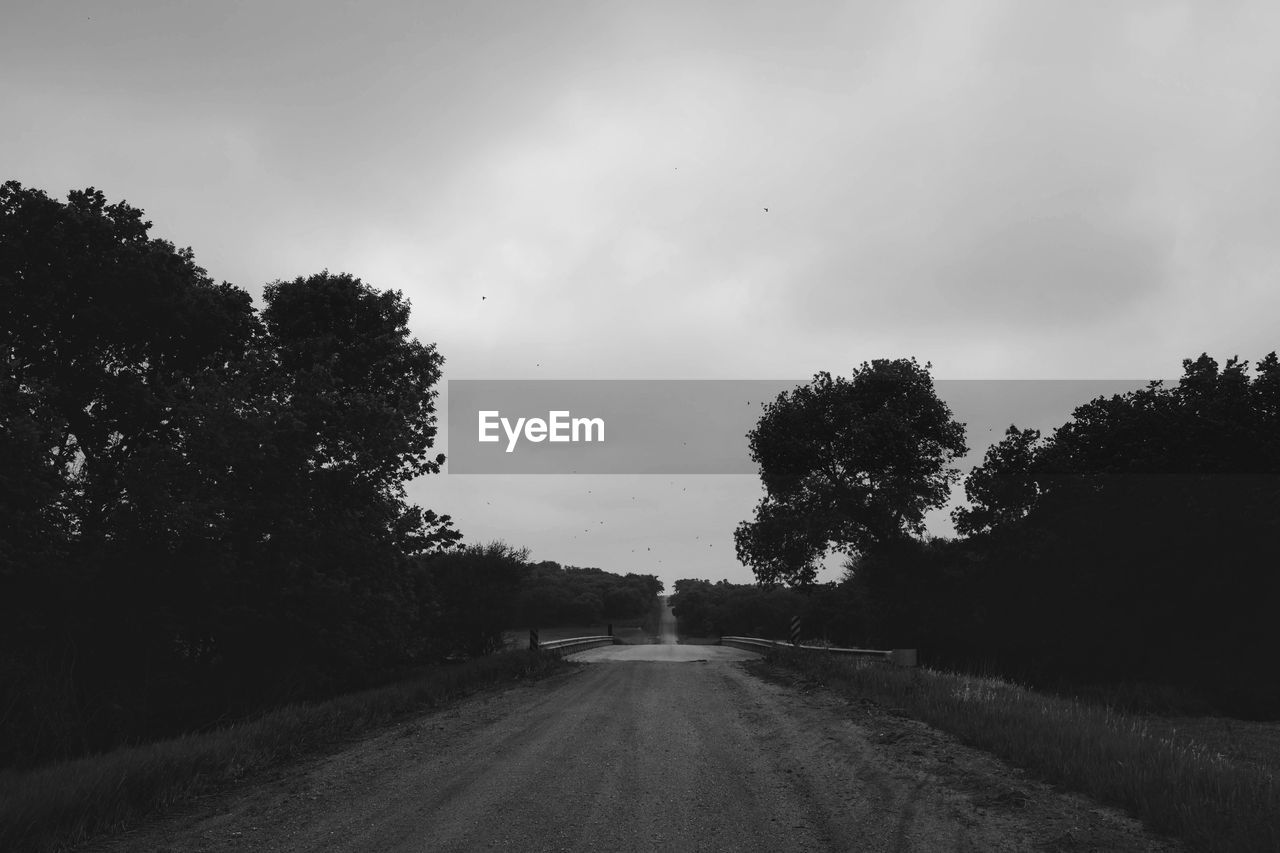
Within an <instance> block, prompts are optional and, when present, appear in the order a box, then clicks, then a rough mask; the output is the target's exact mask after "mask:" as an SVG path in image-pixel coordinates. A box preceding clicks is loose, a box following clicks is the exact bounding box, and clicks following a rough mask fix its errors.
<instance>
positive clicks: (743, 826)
mask: <svg viewBox="0 0 1280 853" xmlns="http://www.w3.org/2000/svg"><path fill="white" fill-rule="evenodd" d="M636 648H642V647H636ZM648 648H650V649H655V648H659V647H658V646H649V647H648ZM683 648H697V647H683ZM704 650H705V647H704ZM760 667H761V665H759V664H754V663H742V662H731V661H726V662H665V661H611V662H605V663H599V664H586V665H582V666H580V667H577V668H576V669H575V670H574V671H572V672H569V673H566V674H564V675H558V676H554V677H551V678H549V679H546V680H543V681H540V682H536V683H533V684H527V685H520V686H515V687H512V688H509V689H506V690H503V691H498V692H490V693H488V694H485V695H480V696H476V697H473V698H471V699H469V700H467V701H464V702H462V703H460V704H458V705H457V706H455V707H454V708H452V709H450V710H446V711H443V712H438V713H435V714H430V715H426V716H423V717H421V718H419V719H417V720H415V721H413V722H412V723H410V724H407V725H400V726H397V727H395V728H393V729H388V730H385V731H383V732H381V733H379V734H376V735H374V736H371V737H369V738H366V739H364V740H362V741H360V742H359V743H357V744H354V745H352V746H351V747H349V748H347V749H345V750H343V751H341V752H338V753H336V754H334V755H331V756H328V757H325V758H320V759H315V760H313V761H311V762H309V763H306V764H303V765H301V766H299V767H295V768H292V769H290V770H286V771H282V772H281V773H280V775H279V776H278V778H276V779H274V780H269V781H267V782H262V783H258V784H256V785H255V786H252V787H247V788H245V789H244V790H241V791H236V792H230V793H228V794H224V795H219V796H217V797H212V798H208V799H206V800H205V801H202V802H200V803H198V804H196V805H195V806H194V807H191V808H188V809H187V810H186V812H185V813H183V814H179V815H176V816H172V817H170V818H167V819H165V820H162V821H160V822H158V823H155V824H153V825H151V826H148V827H144V828H142V829H141V830H138V831H135V832H132V833H129V834H127V835H124V836H122V837H119V838H116V839H113V840H112V841H111V842H110V843H108V844H105V845H100V846H98V847H94V848H92V849H95V850H110V851H124V850H130V851H132V850H155V851H247V850H254V851H258V850H261V851H285V850H291V851H292V850H336V851H372V850H376V851H428V850H429V851H446V850H458V851H463V850H466V851H470V850H483V849H502V850H518V851H540V850H575V851H576V850H582V851H601V850H608V851H630V850H655V851H656V850H661V851H698V850H706V851H720V850H726V851H727V850H735V851H737V850H742V851H753V850H760V851H789V850H804V851H816V850H858V851H945V850H971V851H996V850H1009V851H1026V850H1061V851H1085V850H1090V849H1096V850H1168V849H1173V848H1172V847H1169V846H1165V845H1162V844H1161V843H1160V842H1158V841H1155V840H1153V839H1151V838H1150V837H1148V836H1146V835H1145V834H1144V833H1143V832H1142V831H1141V830H1140V829H1139V828H1138V827H1136V825H1134V824H1133V823H1132V822H1129V821H1127V820H1125V819H1124V818H1121V817H1119V816H1116V815H1114V814H1112V813H1109V812H1104V811H1102V810H1099V809H1097V808H1096V807H1094V806H1092V805H1090V804H1089V803H1087V802H1085V801H1083V800H1078V799H1072V798H1068V797H1063V796H1061V795H1059V794H1056V793H1053V792H1052V791H1049V790H1048V789H1047V788H1046V787H1045V786H1037V785H1036V784H1034V783H1031V782H1028V781H1027V780H1025V779H1023V778H1022V777H1021V776H1019V775H1018V774H1016V773H1014V772H1012V771H1009V770H1008V769H1007V768H1003V767H1001V766H999V765H998V764H997V763H995V762H994V761H993V760H992V759H990V758H989V757H987V756H983V755H982V754H980V753H971V752H970V751H968V750H967V749H966V748H964V747H961V746H959V745H958V744H954V743H952V742H950V741H948V740H947V739H946V738H945V736H941V735H938V734H937V733H936V732H932V730H927V729H924V727H922V726H921V725H920V724H918V723H915V722H914V721H910V720H902V719H900V718H896V717H893V716H892V715H889V714H886V713H885V712H883V711H879V710H874V711H868V710H867V709H865V708H863V709H860V708H857V707H855V706H852V705H851V704H850V703H849V702H847V701H846V700H843V699H838V698H836V697H833V696H830V695H828V694H826V693H825V692H823V691H820V690H818V691H811V692H806V691H805V690H803V689H800V690H798V689H796V688H795V687H791V686H787V685H785V684H779V683H776V682H775V681H772V680H766V679H762V678H760V677H757V675H755V674H753V673H752V672H750V671H749V668H757V669H759V668H760ZM868 713H870V714H871V716H868ZM894 727H896V729H895V728H894ZM920 730H924V731H925V732H926V735H927V738H926V739H925V740H920V739H919V738H920V737H922V735H920ZM886 731H896V732H897V736H896V737H894V738H893V739H892V740H889V741H886V740H885V739H884V737H883V735H884V734H885V732H886ZM929 733H931V734H929ZM912 738H915V740H913V739H912ZM928 738H932V740H929V739H928ZM913 743H919V744H924V749H925V750H927V754H924V757H921V755H917V754H916V751H915V750H912V751H911V752H907V751H906V749H907V748H908V747H910V746H911V745H912V744H913ZM929 762H933V763H934V764H930V763H929ZM936 762H944V763H945V764H946V766H947V767H948V768H949V769H948V770H946V771H945V772H944V771H938V772H935V770H931V769H930V767H933V766H935V764H936ZM942 766H943V765H942V764H936V767H938V768H941V767H942ZM958 769H963V771H964V772H963V773H960V774H959V775H957V774H956V772H954V771H957V770H958ZM1009 791H1013V792H1014V794H1013V795H1010V794H1009Z"/></svg>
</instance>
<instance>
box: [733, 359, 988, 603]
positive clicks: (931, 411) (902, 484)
mask: <svg viewBox="0 0 1280 853" xmlns="http://www.w3.org/2000/svg"><path fill="white" fill-rule="evenodd" d="M930 367H931V365H929V364H925V365H924V366H923V367H921V366H920V365H919V364H918V363H917V362H916V361H915V359H896V360H887V359H877V360H875V361H872V362H870V363H866V362H864V363H863V364H862V366H861V368H858V369H855V370H854V371H853V374H852V376H851V377H850V378H849V379H845V378H843V377H834V378H833V377H832V376H831V374H829V373H825V372H823V373H818V374H817V375H815V376H814V378H813V381H812V382H811V383H810V384H808V385H802V386H800V387H797V388H795V389H794V390H792V391H790V392H783V393H782V394H779V395H778V398H777V399H776V400H775V401H774V402H772V403H770V404H769V405H768V406H766V408H765V413H764V415H763V416H762V417H761V418H760V421H759V422H758V423H757V425H756V427H755V429H753V430H752V431H751V432H750V433H748V436H747V437H748V438H749V439H750V447H751V458H752V460H753V461H755V462H756V463H757V464H758V465H759V466H760V477H761V480H762V481H763V484H764V487H765V496H764V497H763V498H762V499H761V500H760V503H759V504H758V505H757V507H756V513H755V519H754V520H753V521H746V522H743V523H742V524H741V525H739V526H738V529H737V530H736V531H735V533H734V539H735V542H736V545H737V553H738V559H739V560H740V561H742V562H743V563H745V564H747V565H750V566H751V568H752V570H753V571H754V572H755V575H756V578H757V580H758V581H759V582H760V583H766V584H772V583H778V582H785V583H788V584H792V585H806V584H809V583H812V581H813V579H814V578H815V576H816V574H817V568H818V561H819V560H820V559H821V558H822V557H823V556H824V555H826V554H827V553H829V552H830V551H831V550H835V551H838V552H841V553H845V554H850V555H852V554H854V553H857V552H860V551H868V550H873V549H875V548H877V547H881V546H884V545H886V544H888V543H891V542H893V541H895V540H899V539H901V538H903V537H910V536H912V535H918V534H920V533H921V532H922V531H923V528H924V514H925V512H926V511H928V510H929V509H932V508H935V507H940V506H942V505H943V504H944V503H946V501H947V499H948V497H949V495H950V486H951V484H952V483H954V482H955V480H956V478H957V477H958V476H959V473H958V471H956V469H954V468H950V467H948V464H949V463H950V462H952V461H953V460H954V459H955V458H956V457H957V456H960V455H962V454H964V453H965V452H966V447H965V441H964V425H963V424H961V423H958V422H956V421H955V420H954V418H953V416H952V414H951V410H950V408H949V407H948V406H947V405H946V403H944V402H943V401H942V400H940V399H939V398H938V396H937V394H936V392H935V390H934V387H933V380H932V378H931V377H930V375H929V368H930Z"/></svg>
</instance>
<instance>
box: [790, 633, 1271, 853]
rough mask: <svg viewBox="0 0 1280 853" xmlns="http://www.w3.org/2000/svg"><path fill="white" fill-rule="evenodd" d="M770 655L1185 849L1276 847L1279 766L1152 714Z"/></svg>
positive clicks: (833, 660)
mask: <svg viewBox="0 0 1280 853" xmlns="http://www.w3.org/2000/svg"><path fill="white" fill-rule="evenodd" d="M771 657H772V659H773V660H775V662H778V663H781V664H783V665H786V666H788V667H791V668H793V669H796V670H799V671H801V672H803V673H805V674H806V675H808V676H810V677H812V678H815V679H817V680H818V681H820V682H822V683H825V684H827V685H828V686H829V687H832V688H835V689H836V690H838V691H843V692H845V693H846V694H849V695H857V696H858V697H861V698H867V699H871V700H873V701H875V702H876V703H877V704H880V705H882V706H886V707H890V708H895V709H900V710H901V711H902V712H904V713H906V714H908V715H910V716H912V717H915V718H916V719H919V720H922V721H924V722H926V723H928V724H929V725H932V726H934V727H935V728H938V729H942V730H943V731H947V732H950V733H951V734H953V735H955V736H957V737H958V738H959V739H960V740H961V741H963V742H964V743H966V744H968V745H970V746H973V747H976V748H978V749H982V750H985V751H987V752H990V753H992V754H994V755H996V756H999V757H1000V758H1001V759H1003V760H1005V761H1007V762H1009V763H1010V764H1014V765H1017V766H1020V767H1023V768H1025V769H1026V770H1028V771H1030V772H1032V773H1035V774H1036V775H1038V776H1040V777H1041V778H1043V779H1045V780H1046V781H1048V782H1050V783H1052V784H1058V785H1062V786H1063V787H1066V788H1070V789H1072V790H1075V791H1079V792H1081V793H1084V794H1087V795H1089V796H1091V797H1093V798H1094V799H1096V800H1098V801H1099V802H1102V803H1106V804H1108V805H1112V806H1118V807H1120V808H1124V809H1126V810H1127V811H1129V812H1130V813H1131V814H1133V815H1134V816H1136V817H1138V818H1140V819H1141V820H1143V821H1144V822H1145V823H1146V824H1147V825H1148V826H1149V827H1151V828H1152V829H1153V830H1155V831H1157V832H1162V833H1166V834H1168V835H1172V836H1175V837H1177V838H1179V839H1181V840H1182V841H1184V842H1185V843H1186V844H1187V845H1188V847H1190V848H1192V849H1195V850H1205V851H1214V853H1236V851H1250V853H1252V851H1276V850H1280V784H1278V783H1277V779H1276V773H1277V770H1280V767H1274V766H1266V765H1261V764H1258V763H1256V762H1249V761H1240V760H1233V759H1231V758H1228V757H1226V756H1224V755H1222V754H1220V753H1218V752H1216V751H1214V750H1212V749H1210V748H1209V747H1207V746H1205V745H1204V744H1203V743H1202V742H1200V741H1197V740H1195V739H1193V738H1192V737H1188V736H1187V735H1186V734H1185V733H1182V732H1179V731H1177V730H1176V729H1174V728H1171V727H1169V726H1167V725H1162V724H1161V723H1159V721H1152V720H1149V719H1147V718H1144V717H1141V716H1135V715H1131V714H1125V713H1121V712H1118V711H1116V710H1114V709H1112V708H1108V707H1105V706H1098V705H1090V704H1086V703H1083V702H1079V701H1075V700H1072V699H1068V698H1063V697H1058V696H1050V695H1045V694H1040V693H1036V692H1034V691H1032V690H1029V689H1027V688H1025V687H1021V686H1019V685H1016V684H1011V683H1009V682H1006V681H1002V680H1000V679H997V678H980V677H975V676H967V675H958V674H954V673H945V672H937V671H933V670H928V669H899V668H896V667H889V666H884V665H883V664H877V663H872V662H866V661H857V660H850V659H846V658H838V657H836V656H829V655H821V654H812V653H804V652H800V653H796V652H791V651H785V650H784V651H779V652H775V653H773V655H772V656H771Z"/></svg>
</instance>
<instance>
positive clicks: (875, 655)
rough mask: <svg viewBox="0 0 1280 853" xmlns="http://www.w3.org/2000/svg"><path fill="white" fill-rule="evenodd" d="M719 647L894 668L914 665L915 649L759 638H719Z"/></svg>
mask: <svg viewBox="0 0 1280 853" xmlns="http://www.w3.org/2000/svg"><path fill="white" fill-rule="evenodd" d="M720 645H722V646H723V645H730V646H745V647H746V648H747V649H749V650H752V651H755V650H757V649H802V650H804V651H810V652H828V653H830V654H836V655H852V656H854V657H861V658H867V659H869V660H881V661H884V662H885V663H891V664H894V665H895V666H915V665H916V650H915V649H887V650H881V649H842V648H837V647H835V646H803V645H792V644H791V643H783V642H780V641H778V640H762V639H760V638H759V637H721V638H720Z"/></svg>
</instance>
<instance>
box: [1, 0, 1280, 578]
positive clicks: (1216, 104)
mask: <svg viewBox="0 0 1280 853" xmlns="http://www.w3.org/2000/svg"><path fill="white" fill-rule="evenodd" d="M3 22H4V28H5V30H6V33H7V38H6V39H5V47H4V50H3V51H0V106H2V108H3V113H2V114H3V124H4V131H3V133H0V168H2V170H3V174H0V179H5V180H7V179H16V180H18V181H21V182H22V183H23V184H24V185H27V186H34V187H38V188H41V189H44V190H46V191H47V192H49V193H50V194H51V195H54V196H56V197H65V195H66V192H67V191H68V190H70V189H73V188H84V187H87V186H95V187H98V188H99V189H101V190H103V191H104V192H105V193H106V195H107V197H108V199H110V200H111V201H118V200H122V199H123V200H127V201H128V202H129V203H131V204H133V205H134V206H137V207H141V208H143V209H144V210H145V211H146V213H147V217H148V218H149V219H151V220H152V221H153V222H154V223H155V228H154V230H153V232H152V233H153V234H154V235H155V236H160V237H165V238H167V239H171V240H173V241H174V242H175V243H177V244H178V245H179V246H187V245H190V246H191V247H192V248H193V249H194V250H195V254H196V258H197V260H198V262H199V263H200V264H201V265H202V266H204V267H205V268H206V269H208V271H209V273H210V274H211V275H212V276H213V277H214V278H215V279H218V280H227V281H230V282H233V283H234V284H237V285H239V286H240V287H243V288H245V289H246V290H248V291H250V292H251V293H252V294H254V296H255V298H258V297H260V295H261V291H262V286H263V285H264V284H266V283H268V282H270V281H272V280H274V279H277V278H293V277H295V276H298V275H307V274H310V273H313V272H318V271H320V270H321V269H325V268H327V269H329V270H331V271H333V272H339V271H342V272H350V273H352V274H355V275H358V276H360V277H361V278H363V279H364V280H365V281H366V282H367V283H369V284H370V285H372V286H374V287H378V288H382V289H397V290H401V291H403V292H404V294H405V295H406V296H407V297H408V298H409V299H410V300H411V301H412V303H413V307H414V310H413V319H412V324H413V329H414V333H415V334H416V335H417V336H418V337H419V338H420V339H421V340H423V341H427V342H434V343H436V344H437V345H438V347H439V349H440V351H441V353H442V354H443V355H444V356H445V358H446V364H445V376H446V379H535V378H545V379H790V378H795V379H798V380H799V379H805V378H807V377H809V376H811V375H812V374H813V373H814V372H816V371H819V370H828V371H831V372H833V373H838V374H845V375H848V373H849V372H850V370H851V368H853V367H854V366H855V365H857V364H859V363H861V362H862V361H863V360H867V359H873V358H894V357H906V356H914V357H916V358H917V359H919V360H920V361H921V362H922V363H923V362H925V361H930V362H932V363H933V373H934V376H935V377H938V378H943V379H1006V378H1021V379H1051V378H1052V379H1067V378H1070V379H1081V378H1126V379H1128V378H1148V377H1157V376H1166V377H1169V376H1173V377H1176V376H1177V375H1178V374H1179V373H1180V364H1181V360H1182V359H1183V358H1186V357H1192V356H1196V355H1198V354H1199V353H1201V352H1203V351H1208V352H1209V353H1210V354H1211V355H1214V356H1215V357H1217V358H1218V359H1219V360H1220V361H1221V360H1225V359H1226V358H1227V357H1229V356H1230V355H1233V354H1237V353H1238V354H1239V355H1241V356H1244V357H1246V358H1248V359H1249V360H1251V361H1256V360H1257V359H1258V358H1260V357H1261V356H1262V355H1264V354H1265V353H1267V352H1269V351H1271V350H1274V349H1277V346H1278V344H1277V337H1280V335H1277V331H1278V326H1280V324H1277V322H1276V318H1277V317H1280V287H1277V283H1280V241H1277V239H1276V235H1277V234H1280V191H1278V190H1280V162H1278V159H1277V154H1276V152H1280V98H1278V96H1280V50H1277V49H1276V45H1278V44H1280V4H1275V3H1270V2H1240V3H1233V2H1224V0H1213V2H1202V3H1178V2H1150V3H1148V2H1137V1H1136V0H1133V1H1132V2H1123V3H1081V2H1062V3H1047V2H1022V0H1008V2H961V1H960V0H954V2H953V0H947V2H933V3H927V4H918V3H910V2H898V0H895V2H876V3H873V2H856V3H843V4H840V3H833V2H824V3H797V2H786V3H783V2H777V3H748V2H725V3H696V2H681V3H656V2H644V0H628V2H619V3H606V2H591V3H586V2H583V3H572V4H569V3H550V2H507V3H495V2H465V3H464V2H456V3H430V2H421V0H415V2H412V3H408V2H406V3H381V4H372V3H360V4H356V3H337V2H332V3H327V4H325V3H316V2H309V3H293V4H284V3H272V2H252V3H240V4H233V3H218V2H214V3H204V2H172V1H171V0H170V2H112V3H109V4H102V3H96V2H94V3H37V2H19V3H17V4H8V5H7V6H6V10H5V12H4V13H3ZM765 208H768V212H766V211H765ZM441 391H442V400H441V402H442V403H443V402H444V399H443V397H444V394H443V392H444V388H443V387H442V388H441ZM1077 402H1084V400H1080V401H1077ZM1069 412H1070V406H1069V405H1068V406H1065V407H1064V409H1063V410H1062V411H1061V412H1059V413H1056V415H1055V414H1054V413H1049V414H1048V415H1046V413H1045V412H1044V411H1039V412H1036V413H1034V414H1032V413H1028V414H1027V415H1026V417H1025V418H1023V417H1020V416H1017V415H1016V414H1015V416H1014V417H1015V418H1016V419H1018V420H1019V425H1036V424H1033V423H1032V422H1033V421H1035V420H1036V419H1037V418H1043V417H1049V419H1050V420H1051V421H1052V423H1050V424H1048V425H1049V426H1052V425H1054V424H1056V423H1060V422H1061V421H1062V420H1063V419H1065V418H1066V417H1067V416H1068V414H1069ZM1054 417H1056V420H1054V419H1053V418H1054ZM988 440H989V437H988V436H987V434H986V430H985V428H983V429H982V434H975V433H974V431H973V430H972V429H971V432H970V444H971V445H972V448H971V449H973V450H974V453H975V455H976V456H979V457H980V455H981V451H982V449H984V447H985V442H987V441H988ZM744 447H745V442H744ZM443 450H444V452H446V453H447V452H448V447H447V445H446V446H445V447H444V448H443ZM758 490H759V487H758V483H757V481H756V480H755V479H754V478H753V477H750V476H728V475H725V476H711V475H702V476H693V475H689V476H684V477H680V476H665V477H656V476H640V475H636V476H622V475H619V476H604V475H598V476H582V475H579V476H573V475H564V476H486V475H469V476H462V475H448V474H445V475H440V476H436V477H433V478H428V479H427V480H423V481H420V482H417V483H414V484H412V486H411V488H410V494H411V496H412V497H413V498H414V499H415V500H417V501H419V502H421V503H423V504H424V505H427V506H430V507H432V508H435V509H437V510H438V511H442V512H448V513H451V514H452V515H453V517H454V518H455V520H456V522H457V524H458V526H459V528H460V529H461V530H462V531H463V532H464V533H465V534H466V535H467V537H468V539H469V540H472V541H482V540H489V539H494V538H501V539H504V540H506V541H507V542H509V543H511V544H514V545H525V546H528V547H530V548H531V549H532V552H533V557H534V558H535V559H552V560H557V561H560V562H563V563H568V564H573V565H591V566H599V567H601V568H605V569H609V570H612V571H620V572H627V571H639V572H652V573H656V574H658V575H659V576H660V577H662V578H663V579H664V580H665V581H667V582H668V584H670V582H671V581H673V580H675V579H676V578H679V577H705V578H711V579H719V578H729V579H732V580H735V581H741V582H746V581H749V580H751V573H750V571H749V570H748V569H746V568H744V567H742V566H741V565H739V564H738V563H737V562H736V560H735V559H734V557H733V543H732V532H733V528H734V526H735V525H736V524H737V523H738V522H739V521H741V520H743V519H745V518H747V517H748V516H749V515H750V513H751V510H752V506H753V505H754V502H755V500H756V499H757V497H758ZM588 531H589V532H588ZM831 576H834V575H833V574H831V573H828V575H827V577H831Z"/></svg>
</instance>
